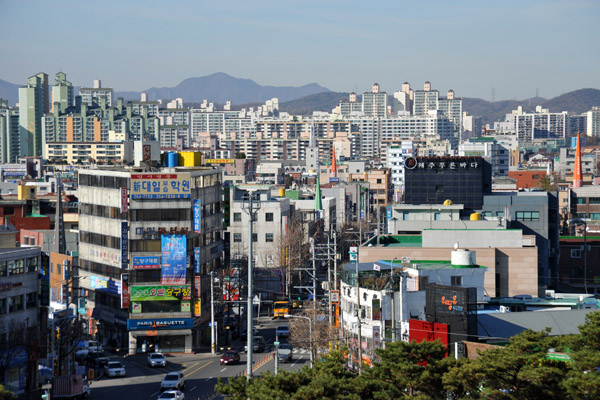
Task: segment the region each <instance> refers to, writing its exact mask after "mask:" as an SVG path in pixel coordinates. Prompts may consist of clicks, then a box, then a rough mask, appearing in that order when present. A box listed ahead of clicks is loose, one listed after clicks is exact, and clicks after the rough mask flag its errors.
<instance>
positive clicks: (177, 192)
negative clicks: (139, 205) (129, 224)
mask: <svg viewBox="0 0 600 400" xmlns="http://www.w3.org/2000/svg"><path fill="white" fill-rule="evenodd" d="M129 197H130V198H132V199H134V200H143V199H150V200H158V199H189V198H191V197H192V196H191V190H190V174H189V173H179V174H132V175H131V190H130V192H129Z"/></svg>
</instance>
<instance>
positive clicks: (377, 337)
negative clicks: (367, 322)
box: [373, 326, 381, 349]
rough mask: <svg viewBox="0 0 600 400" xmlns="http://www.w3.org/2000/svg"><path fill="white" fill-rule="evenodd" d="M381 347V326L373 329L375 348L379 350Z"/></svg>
mask: <svg viewBox="0 0 600 400" xmlns="http://www.w3.org/2000/svg"><path fill="white" fill-rule="evenodd" d="M380 347H381V331H380V327H379V326H374V327H373V348H374V349H378V348H380Z"/></svg>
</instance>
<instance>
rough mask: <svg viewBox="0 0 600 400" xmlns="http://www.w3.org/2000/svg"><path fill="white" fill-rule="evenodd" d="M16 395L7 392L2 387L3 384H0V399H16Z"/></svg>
mask: <svg viewBox="0 0 600 400" xmlns="http://www.w3.org/2000/svg"><path fill="white" fill-rule="evenodd" d="M17 399H18V397H17V395H16V394H14V393H13V392H9V391H8V390H6V389H5V388H4V386H2V385H0V400H17Z"/></svg>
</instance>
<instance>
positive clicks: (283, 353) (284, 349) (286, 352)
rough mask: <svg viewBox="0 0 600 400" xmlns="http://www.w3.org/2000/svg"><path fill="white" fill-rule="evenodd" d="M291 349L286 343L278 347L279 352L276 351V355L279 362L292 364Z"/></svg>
mask: <svg viewBox="0 0 600 400" xmlns="http://www.w3.org/2000/svg"><path fill="white" fill-rule="evenodd" d="M293 351H294V350H293V348H292V346H291V345H290V344H288V343H282V344H280V345H279V350H278V355H279V361H281V362H292V357H293V356H292V353H293Z"/></svg>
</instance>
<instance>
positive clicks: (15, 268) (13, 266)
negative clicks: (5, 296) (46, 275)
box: [0, 257, 38, 276]
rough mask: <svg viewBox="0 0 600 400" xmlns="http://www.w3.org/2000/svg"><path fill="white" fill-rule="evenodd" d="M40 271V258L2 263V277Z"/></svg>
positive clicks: (0, 264) (0, 267) (0, 265)
mask: <svg viewBox="0 0 600 400" xmlns="http://www.w3.org/2000/svg"><path fill="white" fill-rule="evenodd" d="M37 270H38V258H37V257H30V258H25V259H21V260H8V261H0V276H9V275H19V274H24V273H25V272H35V271H37Z"/></svg>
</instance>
